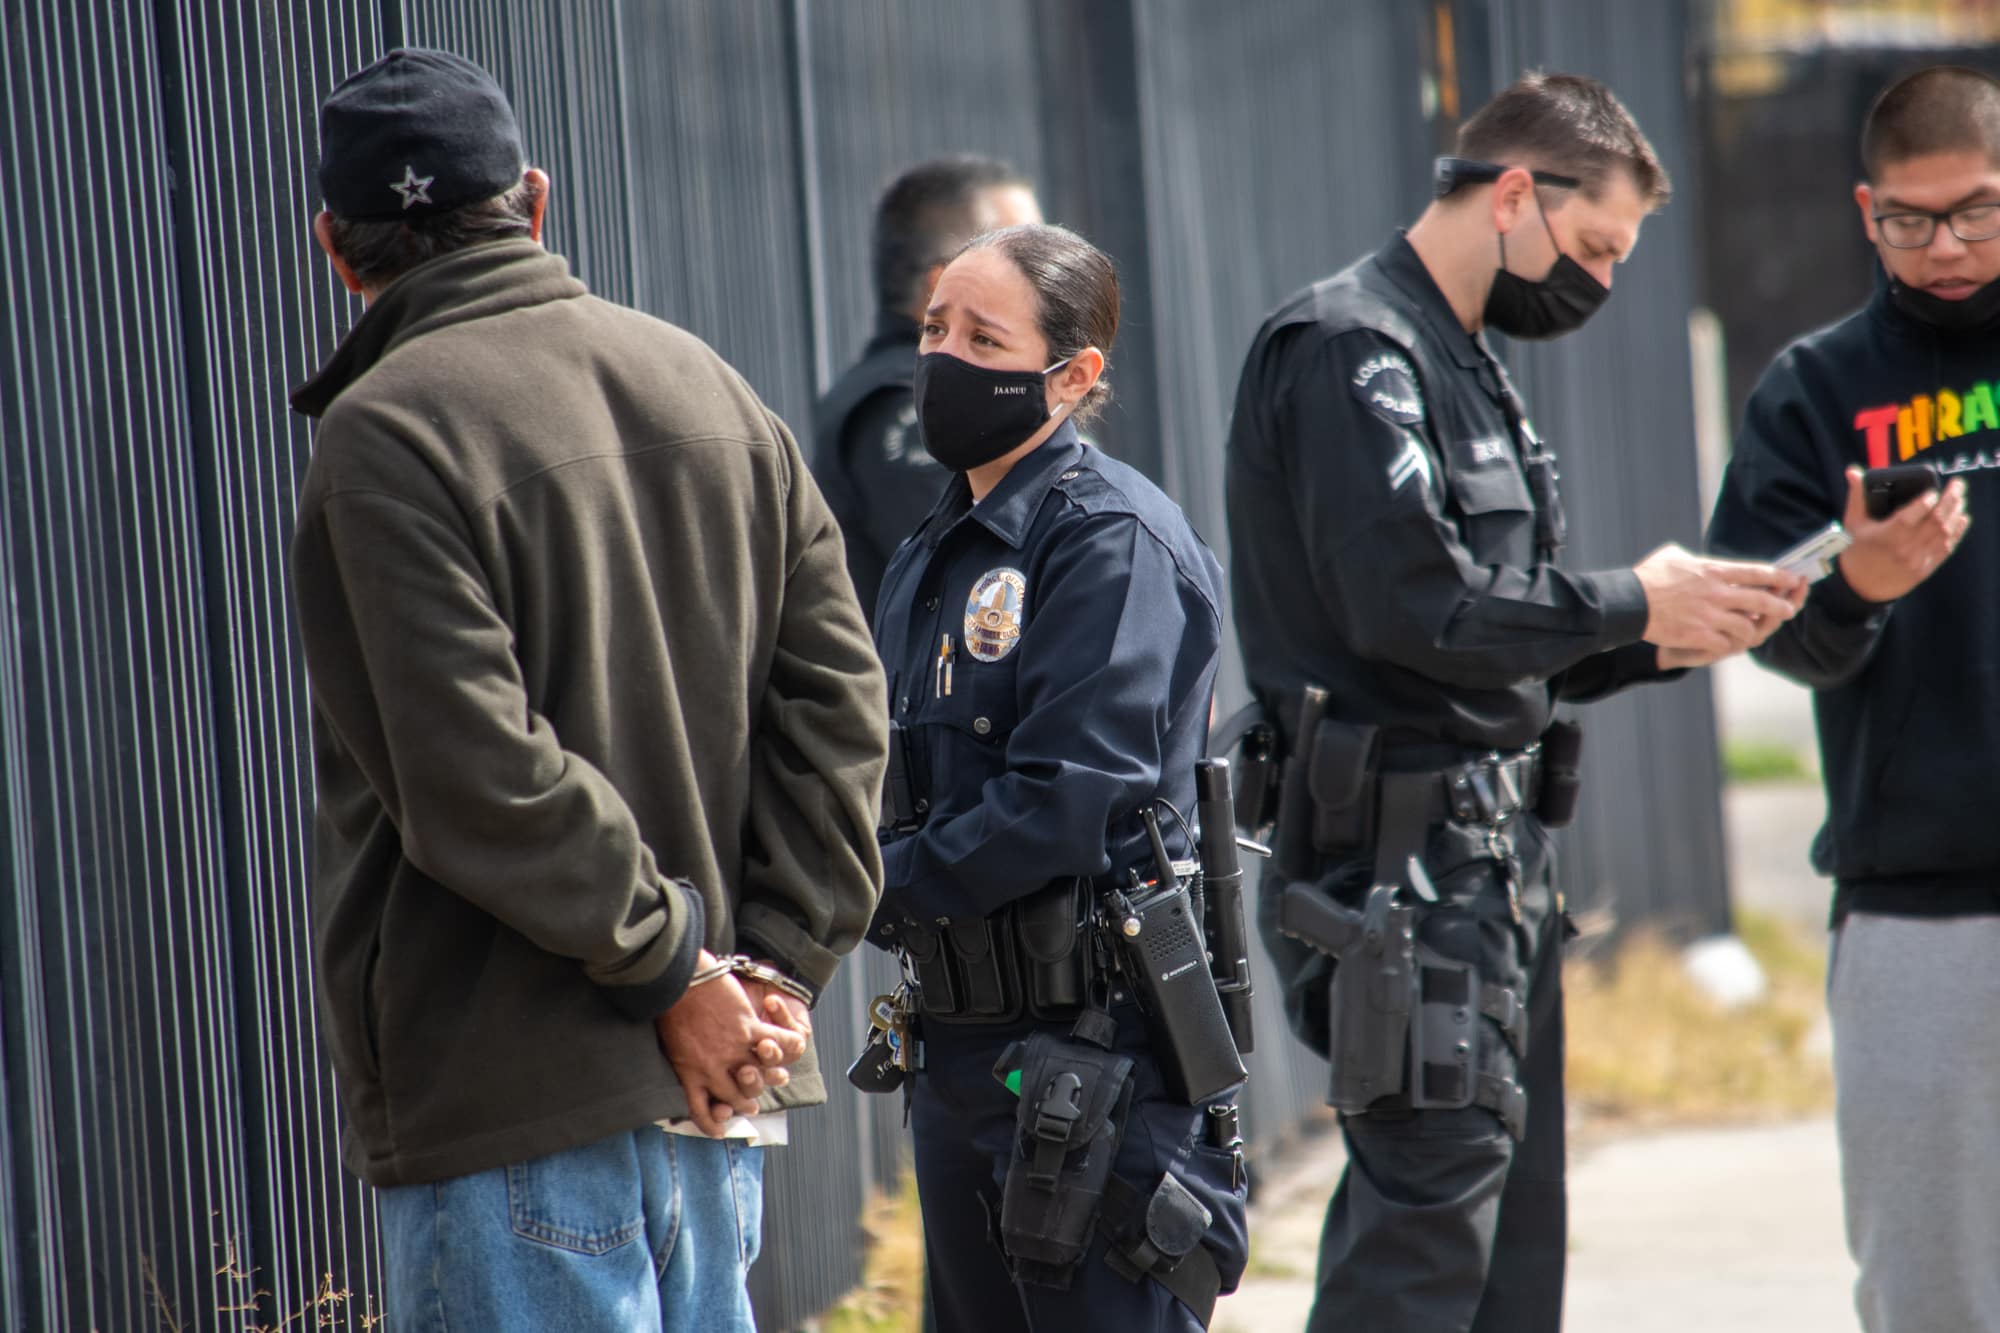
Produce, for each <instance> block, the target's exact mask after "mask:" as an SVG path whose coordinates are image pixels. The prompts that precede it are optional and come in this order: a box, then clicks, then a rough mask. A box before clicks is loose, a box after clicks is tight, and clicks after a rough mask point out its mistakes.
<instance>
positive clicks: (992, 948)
mask: <svg viewBox="0 0 2000 1333" xmlns="http://www.w3.org/2000/svg"><path fill="white" fill-rule="evenodd" d="M901 938H902V943H903V949H904V952H905V953H907V954H908V955H909V959H910V966H911V967H912V968H913V969H914V970H915V971H916V974H917V989H918V991H919V992H920V993H921V994H922V996H923V1008H924V1014H925V1016H926V1017H930V1018H938V1019H942V1020H944V1021H946V1022H951V1021H954V1020H956V1021H960V1022H978V1023H995V1022H1004V1021H1007V1020H1009V1019H1013V1018H1018V1017H1020V1012H1021V998H1020V989H1019V987H1018V985H1017V984H1016V978H1017V977H1018V976H1019V972H1018V971H1017V964H1016V963H1015V961H1014V939H1013V931H1011V930H1010V929H1008V928H1007V921H1006V918H1005V917H1004V916H992V917H984V918H975V919H972V920H967V921H954V922H952V923H951V924H950V925H948V926H933V925H930V924H927V923H924V922H920V921H907V922H905V923H904V924H903V928H902V932H901Z"/></svg>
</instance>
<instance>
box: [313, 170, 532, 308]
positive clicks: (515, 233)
mask: <svg viewBox="0 0 2000 1333" xmlns="http://www.w3.org/2000/svg"><path fill="white" fill-rule="evenodd" d="M538 188H539V187H537V186H536V185H534V184H533V183H532V182H530V181H528V180H527V179H525V178H523V179H522V181H521V183H520V184H518V185H516V186H514V188H512V189H511V190H506V191H504V192H502V193H500V194H496V195H494V196H493V197H492V198H491V199H482V200H480V201H479V202H478V203H474V204H465V205H463V206H461V207H459V208H450V209H446V210H444V211H443V212H441V213H432V214H430V215H429V216H428V217H414V218H411V219H410V220H409V221H407V222H402V221H392V222H356V221H354V220H352V219H349V218H343V217H339V216H337V215H335V214H332V213H329V214H328V219H329V221H330V223H331V227H330V230H331V231H332V233H333V235H332V237H331V239H332V241H333V248H334V250H335V251H337V252H338V253H339V255H340V258H341V261H342V262H343V263H345V264H346V265H347V267H348V268H349V269H351V270H352V271H353V273H354V276H355V277H356V278H358V279H360V281H361V284H362V285H363V286H364V287H370V288H373V289H375V290H377V291H379V290H381V289H382V288H384V287H386V286H388V285H389V284H390V283H392V282H394V281H395V280H396V279H398V278H400V277H402V276H403V275H404V274H405V273H408V272H409V271H410V270H411V269H413V268H415V267H416V266H417V265H419V264H421V263H423V262H424V261H426V260H430V259H436V258H437V257H438V256H439V255H446V254H450V253H451V252H452V251H454V250H463V249H465V248H466V247H467V246H471V245H484V244H485V243H486V242H488V241H504V240H511V239H513V238H515V237H520V236H527V235H529V234H530V233H531V232H532V231H533V230H534V216H535V200H536V197H537V196H536V191H537V189H538Z"/></svg>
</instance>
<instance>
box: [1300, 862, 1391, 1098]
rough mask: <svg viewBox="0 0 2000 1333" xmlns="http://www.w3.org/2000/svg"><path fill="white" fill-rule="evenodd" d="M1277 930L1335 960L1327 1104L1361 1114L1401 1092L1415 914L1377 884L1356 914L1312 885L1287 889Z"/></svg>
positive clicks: (1388, 889)
mask: <svg viewBox="0 0 2000 1333" xmlns="http://www.w3.org/2000/svg"><path fill="white" fill-rule="evenodd" d="M1278 929H1279V930H1280V931H1282V932H1283V933H1284V934H1286V935H1289V936H1291V937H1292V938H1294V939H1297V940H1302V941H1304V942H1305V943H1306V944H1309V945H1311V946H1312V947H1313V948H1315V949H1318V950H1319V951H1320V952H1322V953H1327V954H1331V955H1333V956H1334V957H1335V958H1337V959H1339V960H1340V966H1338V967H1336V968H1334V970H1333V980H1332V982H1331V983H1329V984H1330V985H1331V986H1332V988H1333V994H1332V996H1331V1000H1332V1004H1331V1017H1332V1020H1333V1031H1332V1034H1331V1045H1330V1047H1329V1048H1328V1051H1327V1055H1328V1057H1329V1059H1330V1060H1331V1061H1332V1064H1333V1089H1332V1092H1331V1093H1330V1094H1329V1095H1328V1097H1327V1101H1328V1103H1329V1104H1330V1105H1332V1106H1334V1107H1337V1108H1338V1109H1340V1110H1342V1111H1348V1112H1356V1111H1365V1110H1367V1109H1368V1107H1369V1106H1370V1105H1371V1104H1372V1103H1373V1102H1374V1101H1375V1100H1376V1099H1377V1098H1379V1097H1386V1096H1390V1095H1392V1094H1394V1093H1398V1092H1401V1091H1402V1090H1403V1075H1404V1069H1405V1066H1404V1057H1405V1053H1406V1051H1407V1050H1408V1047H1409V1039H1410V1019H1411V1012H1410V1011H1411V1009H1412V1008H1413V1006H1414V1004H1415V1001H1416V991H1417V980H1416V966H1417V959H1416V911H1415V909H1414V908H1410V907H1405V906H1403V905H1402V904H1401V903H1399V902H1398V901H1397V898H1396V886H1395V885H1393V884H1377V885H1375V886H1374V887H1373V888H1371V889H1370V890H1369V891H1368V900H1367V902H1366V904H1365V906H1364V907H1363V909H1362V910H1361V911H1359V912H1357V911H1355V910H1354V909H1353V908H1351V907H1345V906H1342V905H1341V904H1339V903H1337V902H1335V901H1333V899H1331V898H1329V897H1328V896H1327V895H1326V894H1324V893H1322V892H1320V891H1319V890H1318V889H1316V888H1314V887H1312V886H1311V885H1309V884H1291V885H1288V886H1286V888H1285V891H1284V895H1283V896H1282V897H1281V898H1280V899H1279V900H1278Z"/></svg>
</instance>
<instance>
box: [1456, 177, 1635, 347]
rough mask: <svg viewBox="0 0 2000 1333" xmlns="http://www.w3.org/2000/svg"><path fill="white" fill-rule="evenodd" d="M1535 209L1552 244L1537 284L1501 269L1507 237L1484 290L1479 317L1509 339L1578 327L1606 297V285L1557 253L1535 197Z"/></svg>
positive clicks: (1546, 335) (1504, 265) (1548, 335)
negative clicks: (1552, 259)
mask: <svg viewBox="0 0 2000 1333" xmlns="http://www.w3.org/2000/svg"><path fill="white" fill-rule="evenodd" d="M1535 211H1536V212H1537V213H1540V214H1541V219H1542V227H1543V229H1544V230H1546V231H1547V232H1548V234H1549V243H1550V244H1551V245H1554V246H1555V248H1556V265H1555V267H1554V268H1552V269H1550V270H1549V276H1547V277H1546V278H1543V279H1542V280H1541V281H1540V282H1530V281H1528V280H1527V279H1526V278H1524V277H1522V276H1520V275H1519V274H1518V273H1509V272H1508V271H1507V238H1506V237H1505V236H1502V237H1501V238H1500V271H1499V272H1498V273H1496V274H1494V275H1493V290H1492V291H1490V292H1488V293H1487V294H1486V312H1485V314H1484V315H1483V316H1482V318H1483V321H1484V322H1485V323H1486V324H1487V325H1488V326H1490V327H1492V328H1495V329H1498V330H1499V331H1500V332H1502V333H1504V334H1506V335H1507V336H1508V337H1510V338H1535V339H1540V338H1556V337H1560V336H1561V335H1563V334H1565V333H1570V332H1572V331H1574V330H1576V329H1579V328H1582V327H1583V322H1584V321H1585V320H1587V319H1589V318H1590V317H1591V316H1592V315H1594V314H1596V313H1597V308H1598V307H1599V306H1601V305H1603V304H1604V302H1605V300H1606V298H1608V297H1609V296H1610V295H1611V289H1610V288H1609V287H1606V286H1605V285H1604V284H1603V283H1601V282H1599V281H1598V280H1597V279H1596V278H1593V277H1591V276H1590V272H1589V270H1587V269H1585V268H1584V266H1583V265H1581V264H1579V263H1577V262H1576V261H1575V260H1574V259H1571V258H1570V257H1569V256H1568V255H1566V254H1564V253H1563V252H1562V245H1561V244H1560V243H1559V242H1557V240H1556V232H1555V228H1553V227H1551V226H1549V215H1548V214H1547V213H1543V212H1542V200H1541V196H1540V195H1536V196H1535Z"/></svg>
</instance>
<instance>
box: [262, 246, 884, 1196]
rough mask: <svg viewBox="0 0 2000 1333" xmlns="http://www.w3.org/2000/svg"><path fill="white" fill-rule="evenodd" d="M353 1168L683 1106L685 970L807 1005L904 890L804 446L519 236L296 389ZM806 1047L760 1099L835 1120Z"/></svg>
mask: <svg viewBox="0 0 2000 1333" xmlns="http://www.w3.org/2000/svg"><path fill="white" fill-rule="evenodd" d="M293 404H294V406H296V407H297V408H298V409H299V410H300V411H302V412H305V413H307V414H309V415H312V416H317V417H319V418H320V423H319V429H318V434H317V439H316V441H315V446H314V451H313V457H312V462H311V465H310V467H309V468H308V469H307V472H306V479H305V485H304V489H303V493H302V494H301V496H300V498H299V510H298V520H297V527H296V530H295V532H294V535H293V541H292V569H293V581H294V593H295V597H296V600H297V609H298V623H299V629H300V636H301V638H302V639H303V641H304V645H305V654H306V664H307V672H308V675H309V678H310V684H311V707H312V736H313V760H314V767H315V775H316V779H317V787H318V798H319V802H318V815H317V821H316V825H315V832H314V848H313V924H314V944H315V961H316V964H317V986H318V1000H319V1006H320V1013H321V1017H322V1023H323V1032H324V1035H325V1037H326V1040H327V1043H328V1045H329V1047H330V1048H331V1051H332V1056H333V1062H334V1067H335V1071H336V1072H337V1074H338V1076H339V1085H340V1092H341V1098H342V1103H343V1106H344V1108H345V1110H346V1112H347V1124H346V1127H345V1130H344V1132H343V1136H342V1145H341V1149H342V1156H343V1157H344V1159H345V1160H346V1162H347V1164H348V1166H349V1167H350V1168H351V1169H352V1170H354V1171H355V1172H356V1173H357V1174H359V1175H360V1176H362V1177H363V1178H365V1179H367V1180H369V1181H371V1182H373V1183H375V1184H377V1185H399V1184H409V1183H414V1182H420V1181H427V1180H437V1179H443V1178H446V1177H450V1176H458V1175H464V1174H467V1173H470V1172H473V1171H479V1170H484V1169H487V1168H490V1167H495V1166H499V1165H502V1164H505V1163H511V1162H518V1161H522V1160H525V1159H527V1158H532V1157H538V1156H542V1155H545V1154H547V1153H551V1152H557V1151H560V1150H562V1149H565V1148H570V1147H575V1146H578V1145H580V1144H584V1143H589V1142H592V1141H594V1140H597V1139H600V1138H603V1137H605V1136H607V1135H610V1134H614V1133H617V1132H620V1131H624V1130H630V1129H633V1128H635V1127H638V1126H641V1125H645V1124H647V1123H649V1122H651V1121H654V1120H658V1119H663V1118H667V1117H677V1116H682V1115H685V1114H686V1111H687V1103H686V1099H685V1097H684V1096H683V1094H682V1091H681V1087H680V1084H679V1082H678V1080H677V1079H676V1078H675V1077H674V1074H673V1071H672V1069H671V1068H670V1067H669V1066H668V1064H667V1061H666V1059H665V1057H664V1056H663V1055H662V1054H661V1052H660V1048H659V1045H658V1042H657V1039H656V1037H655V1032H654V1028H653V1022H652V1019H653V1017H654V1016H655V1015H657V1014H659V1013H661V1012H662V1011H664V1010H666V1009H667V1008H669V1007H670V1006H671V1005H672V1004H673V1003H674V1001H675V1000H676V999H677V998H679V996H680V995H681V993H682V992H683V991H684V990H685V989H686V986H687V981H688V977H689V974H690V973H691V971H692V970H693V966H694V958H695V953H696V950H697V949H698V947H699V946H701V945H702V944H704V943H705V944H706V945H707V947H708V948H710V949H711V950H713V951H715V952H717V953H723V952H729V951H742V952H746V953H752V954H756V955H761V956H766V957H769V958H771V959H774V960H775V961H776V962H777V963H778V964H779V965H780V966H782V967H784V968H785V969H787V970H789V971H790V972H792V973H794V974H795V975H796V976H798V977H800V978H801V979H803V980H805V981H807V982H809V983H811V984H812V985H814V986H816V987H817V986H822V985H824V984H825V983H826V981H827V980H828V978H829V977H831V976H832V974H833V970H834V966H835V964H836V962H837V961H838V959H839V957H840V955H841V954H843V953H845V952H846V951H847V950H849V949H851V948H853V947H854V945H855V943H856V942H857V941H858V940H859V938H860V936H861V934H862V932H863V931H864V930H865V929H866V928H867V925H868V920H869V916H870V913H871V912H872V910H873V908H874V904H875V899H876V897H877V896H878V894H879V893H880V890H881V879H882V868H881V859H880V855H879V853H878V852H877V849H876V843H875V815H876V805H877V800H878V796H879V792H880V786H881V777H882V768H883V763H884V756H885V752H886V733H885V725H886V723H885V719H886V718H887V716H888V713H887V707H886V703H885V699H884V696H883V681H882V672H881V669H880V667H879V666H878V665H877V662H876V659H875V654H874V651H873V649H872V647H871V645H870V641H869V637H868V632H867V629H866V628H865V626H864V624H863V621H862V617H861V608H860V607H859V605H857V604H856V602H855V598H854V592H853V589H852V585H851V584H850V583H849V581H848V577H847V572H846V566H845V558H844V556H843V553H842V545H841V538H840V533H839V531H838V530H837V528H836V526H835V524H834V521H833V519H832V517H831V516H830V515H829V513H828V511H827V508H826V505H825V504H824V503H823V502H822V501H821V499H820V495H819V492H818V490H817V489H816V488H815V487H814V485H813V482H812V479H811V476H810V474H809V473H808V472H807V471H806V468H805V465H804V463H803V461H802V460H801V458H800V455H799V450H798V446H797V445H796V444H795V443H794V442H793V440H792V437H791V435H790V434H789V433H788V432H787V431H786V429H785V427H784V426H783V425H782V424H781V423H780V422H779V421H778V419H777V418H776V417H775V416H773V415H772V414H771V412H770V411H768V410H767V409H766V408H765V407H764V405H763V404H762V403H760V402H759V401H758V400H757V397H756V395H755V394H754V393H752V392H751V390H750V389H749V387H748V386H747V385H746V384H745V383H744V382H743V380H742V379H741V378H740V377H739V376H737V375H736V373H735V372H734V371H732V370H731V369H730V368H729V367H728V366H727V365H725V364H724V363H723V361H722V360H721V358H720V357H718V356H717V355H716V354H715V353H714V352H713V351H711V350H710V349H709V348H708V347H707V346H705V345H704V344H703V343H701V342H700V341H699V340H698V339H696V338H694V337H693V336H691V335H689V334H687V333H685V332H683V331H681V330H679V329H677V328H674V327H673V326H671V325H669V324H664V323H662V322H660V321H659V320H656V319H652V318H650V317H649V316H646V315H642V314H640V313H638V312H636V311H633V310H629V309H626V308H624V307H621V306H617V305H613V304H611V303H610V302H607V301H601V300H598V299H597V298H595V297H593V296H591V295H590V294H589V292H587V291H586V290H585V288H584V286H583V284H582V283H580V282H578V281H577V280H576V279H575V278H573V277H571V276H570V273H569V269H568V266H567V265H566V264H565V263H564V262H563V260H561V259H560V258H558V257H556V256H554V255H551V254H549V253H548V252H546V251H544V250H543V249H542V248H541V247H540V246H539V245H537V244H535V243H533V242H531V241H525V240H521V241H503V242H499V243H495V244H490V245H481V246H477V247H475V248H472V249H469V250H463V251H459V252H456V253H454V254H450V255H446V256H444V257H442V258H439V259H435V260H432V261H431V262H429V263H427V264H424V265H422V266H421V267H419V268H417V269H415V270H413V271H411V272H410V273H408V274H407V275H405V276H404V277H403V278H401V279H400V280H398V281H397V282H395V283H394V284H393V285H391V286H390V287H389V288H388V289H387V290H386V291H384V292H383V293H382V294H381V295H380V297H379V298H378V299H376V300H375V302H374V303H373V304H372V305H370V307H369V308H368V310H367V312H366V314H364V315H363V316H362V318H361V320H360V321H359V322H358V323H357V324H356V325H355V326H354V328H353V330H352V331H351V332H350V333H349V334H348V336H347V338H346V339H345V340H344V341H343V342H342V343H341V345H340V347H339V350H338V351H336V352H335V354H334V356H333V358H332V359H331V361H329V362H328V364H327V365H326V367H325V368H324V369H323V370H322V371H321V372H320V373H319V375H318V376H316V377H315V378H314V379H313V380H312V381H311V382H310V383H308V384H307V385H306V386H305V387H303V388H302V389H300V390H299V391H298V392H297V394H295V395H294V397H293ZM825 1095H826V1094H825V1088H824V1085H823V1083H822V1081H821V1079H820V1078H819V1076H818V1073H817V1067H816V1065H814V1064H813V1063H812V1062H811V1060H810V1057H809V1059H808V1061H807V1062H804V1063H802V1064H801V1065H800V1066H798V1067H797V1068H796V1069H795V1070H794V1077H793V1080H792V1082H791V1084H790V1086H788V1087H787V1088H785V1089H783V1090H782V1091H781V1092H780V1093H778V1094H777V1095H776V1096H775V1097H774V1098H771V1099H769V1100H767V1102H766V1106H767V1108H768V1107H774V1106H780V1105H783V1106H799V1105H807V1104H811V1103H813V1102H817V1101H823V1100H824V1099H825Z"/></svg>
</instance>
